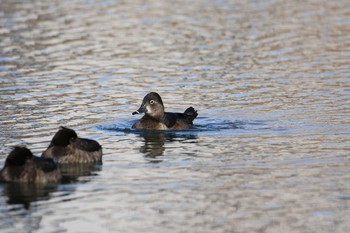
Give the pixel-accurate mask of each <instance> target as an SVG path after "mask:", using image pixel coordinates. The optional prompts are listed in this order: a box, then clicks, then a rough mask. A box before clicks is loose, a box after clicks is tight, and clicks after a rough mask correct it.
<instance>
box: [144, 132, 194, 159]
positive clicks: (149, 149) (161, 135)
mask: <svg viewBox="0 0 350 233" xmlns="http://www.w3.org/2000/svg"><path fill="white" fill-rule="evenodd" d="M140 137H142V138H143V139H144V142H145V144H144V145H143V146H141V148H140V152H141V153H143V154H145V156H146V157H148V158H152V159H153V160H151V162H155V163H157V162H161V161H162V160H159V159H157V160H155V159H154V158H156V157H159V156H162V155H163V154H164V151H165V150H166V146H165V144H167V143H171V142H174V141H185V140H191V139H197V135H193V134H179V133H175V132H168V131H167V132H163V131H145V132H142V133H140Z"/></svg>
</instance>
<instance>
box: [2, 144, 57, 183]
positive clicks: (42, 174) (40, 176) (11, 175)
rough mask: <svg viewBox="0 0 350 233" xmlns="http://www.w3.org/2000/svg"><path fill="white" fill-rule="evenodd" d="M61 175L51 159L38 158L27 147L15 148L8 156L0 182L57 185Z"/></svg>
mask: <svg viewBox="0 0 350 233" xmlns="http://www.w3.org/2000/svg"><path fill="white" fill-rule="evenodd" d="M60 179H61V173H60V171H59V169H58V167H57V165H56V163H55V162H54V161H53V160H52V159H50V158H41V157H36V156H34V155H33V154H32V152H31V151H30V150H29V149H27V148H25V147H15V148H14V149H13V150H12V151H11V153H10V154H9V155H8V157H7V158H6V161H5V165H4V167H3V169H2V170H1V171H0V180H1V181H3V182H15V183H42V184H45V183H56V182H58V181H59V180H60Z"/></svg>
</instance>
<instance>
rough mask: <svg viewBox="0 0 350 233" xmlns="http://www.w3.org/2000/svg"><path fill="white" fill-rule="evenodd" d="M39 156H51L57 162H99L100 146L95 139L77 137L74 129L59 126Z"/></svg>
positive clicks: (100, 157) (100, 156) (100, 155)
mask: <svg viewBox="0 0 350 233" xmlns="http://www.w3.org/2000/svg"><path fill="white" fill-rule="evenodd" d="M41 156H42V157H49V158H53V159H54V160H55V162H57V163H59V164H63V163H64V164H66V163H93V162H100V161H101V159H102V147H101V146H100V144H99V143H98V142H96V141H95V140H91V139H86V138H79V137H78V135H77V133H76V132H75V131H74V130H72V129H68V128H66V127H63V126H61V127H60V129H59V130H58V132H57V133H56V134H55V136H54V137H53V138H52V140H51V143H50V145H49V146H48V148H47V149H46V150H45V151H44V152H43V153H42V155H41Z"/></svg>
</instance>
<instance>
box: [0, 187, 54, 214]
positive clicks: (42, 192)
mask: <svg viewBox="0 0 350 233" xmlns="http://www.w3.org/2000/svg"><path fill="white" fill-rule="evenodd" d="M56 190H57V186H56V185H35V184H18V183H17V184H16V183H14V184H13V183H6V184H3V187H2V195H4V196H6V197H7V203H8V204H22V205H23V207H24V208H25V209H29V208H30V203H31V202H35V201H40V200H48V199H50V193H52V192H54V191H56Z"/></svg>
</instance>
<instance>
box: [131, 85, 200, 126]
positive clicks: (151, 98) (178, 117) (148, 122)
mask: <svg viewBox="0 0 350 233" xmlns="http://www.w3.org/2000/svg"><path fill="white" fill-rule="evenodd" d="M139 113H144V116H143V117H142V118H141V119H140V120H138V121H137V122H135V123H134V124H133V126H132V128H133V129H147V130H185V129H190V128H192V127H193V120H194V119H195V118H196V117H197V115H198V114H197V111H196V110H195V109H194V108H193V107H189V108H187V109H186V111H185V112H184V113H173V112H165V111H164V105H163V101H162V99H161V97H160V95H159V94H158V93H155V92H151V93H149V94H147V95H146V96H145V97H144V99H143V101H142V104H141V107H140V108H139V109H138V110H137V111H135V112H133V115H135V114H139Z"/></svg>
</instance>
